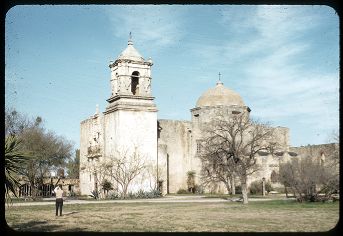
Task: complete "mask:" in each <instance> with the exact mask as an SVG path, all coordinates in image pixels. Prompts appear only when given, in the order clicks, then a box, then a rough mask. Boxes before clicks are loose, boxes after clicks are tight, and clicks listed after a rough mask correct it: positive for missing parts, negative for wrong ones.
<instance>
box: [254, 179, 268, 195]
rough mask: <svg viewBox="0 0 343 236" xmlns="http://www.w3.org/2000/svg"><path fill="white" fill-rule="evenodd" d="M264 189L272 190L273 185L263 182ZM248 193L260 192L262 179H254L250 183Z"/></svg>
mask: <svg viewBox="0 0 343 236" xmlns="http://www.w3.org/2000/svg"><path fill="white" fill-rule="evenodd" d="M264 186H265V191H267V192H270V191H273V187H272V185H271V183H270V182H269V181H268V182H265V185H264ZM249 189H250V193H251V194H262V180H255V181H254V182H252V183H251V184H250V188H249Z"/></svg>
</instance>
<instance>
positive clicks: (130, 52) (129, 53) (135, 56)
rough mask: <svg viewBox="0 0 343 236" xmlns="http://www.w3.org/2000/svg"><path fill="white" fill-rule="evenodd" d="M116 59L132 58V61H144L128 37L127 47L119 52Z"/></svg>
mask: <svg viewBox="0 0 343 236" xmlns="http://www.w3.org/2000/svg"><path fill="white" fill-rule="evenodd" d="M118 59H121V60H123V59H126V60H132V61H141V62H143V61H144V58H143V57H142V55H141V54H140V53H139V52H138V51H137V49H135V48H134V47H133V43H132V40H131V39H129V41H128V43H127V48H125V50H124V51H123V52H122V53H120V55H119V56H118Z"/></svg>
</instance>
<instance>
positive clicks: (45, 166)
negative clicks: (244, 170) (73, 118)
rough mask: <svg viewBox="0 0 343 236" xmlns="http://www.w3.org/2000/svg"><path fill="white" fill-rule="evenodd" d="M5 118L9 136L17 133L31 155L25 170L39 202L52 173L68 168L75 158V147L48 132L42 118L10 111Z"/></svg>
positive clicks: (23, 149)
mask: <svg viewBox="0 0 343 236" xmlns="http://www.w3.org/2000/svg"><path fill="white" fill-rule="evenodd" d="M5 117H6V120H5V126H6V129H5V136H8V135H13V134H15V135H16V137H17V139H18V140H20V142H21V145H20V151H21V152H23V153H27V154H28V155H29V156H30V158H28V160H27V161H26V162H25V164H23V165H22V166H21V167H22V174H23V175H24V176H25V177H27V179H28V181H29V184H30V186H31V189H32V197H33V198H34V199H35V198H36V196H37V191H38V190H39V189H40V188H41V187H42V186H43V180H44V178H45V177H48V176H50V172H51V171H56V170H57V169H58V168H61V167H65V165H66V161H67V160H68V159H69V158H70V157H71V153H72V148H73V145H72V143H71V142H70V141H68V140H66V139H65V138H64V137H61V136H58V135H56V134H55V133H54V132H53V131H47V130H46V129H45V128H44V126H43V120H42V118H41V117H39V116H38V117H36V118H34V119H29V118H27V116H26V115H24V114H21V113H19V112H17V111H16V110H15V109H13V108H10V109H7V110H6V114H5Z"/></svg>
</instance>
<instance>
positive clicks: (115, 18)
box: [106, 5, 186, 50]
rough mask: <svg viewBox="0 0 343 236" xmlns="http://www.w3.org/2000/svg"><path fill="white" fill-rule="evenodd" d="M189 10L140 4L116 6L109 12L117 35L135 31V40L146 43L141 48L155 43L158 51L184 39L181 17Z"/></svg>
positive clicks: (125, 34) (107, 11)
mask: <svg viewBox="0 0 343 236" xmlns="http://www.w3.org/2000/svg"><path fill="white" fill-rule="evenodd" d="M185 10H186V9H185V8H180V7H176V6H170V7H166V6H154V5H139V6H113V8H107V9H106V13H107V16H108V18H109V20H110V24H111V29H112V30H113V33H114V35H115V36H117V37H124V38H125V37H128V34H129V32H130V31H131V32H132V35H133V41H134V42H135V41H136V42H139V44H140V45H142V46H140V48H142V47H144V45H147V47H151V45H154V49H155V50H156V49H160V48H161V47H165V46H169V45H172V44H174V43H176V42H177V41H178V40H179V39H180V38H182V36H183V32H182V30H181V27H180V25H181V24H180V20H181V19H182V17H181V15H182V14H183V12H184V11H185Z"/></svg>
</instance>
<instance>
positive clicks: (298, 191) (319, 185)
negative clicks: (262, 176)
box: [279, 145, 339, 202]
mask: <svg viewBox="0 0 343 236" xmlns="http://www.w3.org/2000/svg"><path fill="white" fill-rule="evenodd" d="M330 147H331V148H330ZM326 151H327V152H326V154H327V156H328V157H327V160H326V161H325V162H322V160H318V159H316V158H314V156H313V154H312V155H308V156H303V157H301V158H293V159H291V161H289V162H287V163H283V164H281V165H280V171H279V178H280V182H281V183H282V184H283V185H284V186H285V187H287V188H288V189H290V190H291V192H292V193H293V194H294V196H295V197H296V198H297V200H298V201H300V202H302V201H319V200H328V199H330V197H331V195H332V194H333V193H335V192H337V191H339V163H336V160H339V158H338V157H336V155H338V146H335V145H329V147H327V149H326ZM309 153H310V154H311V150H309ZM332 159H333V160H332ZM323 195H324V196H323Z"/></svg>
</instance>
